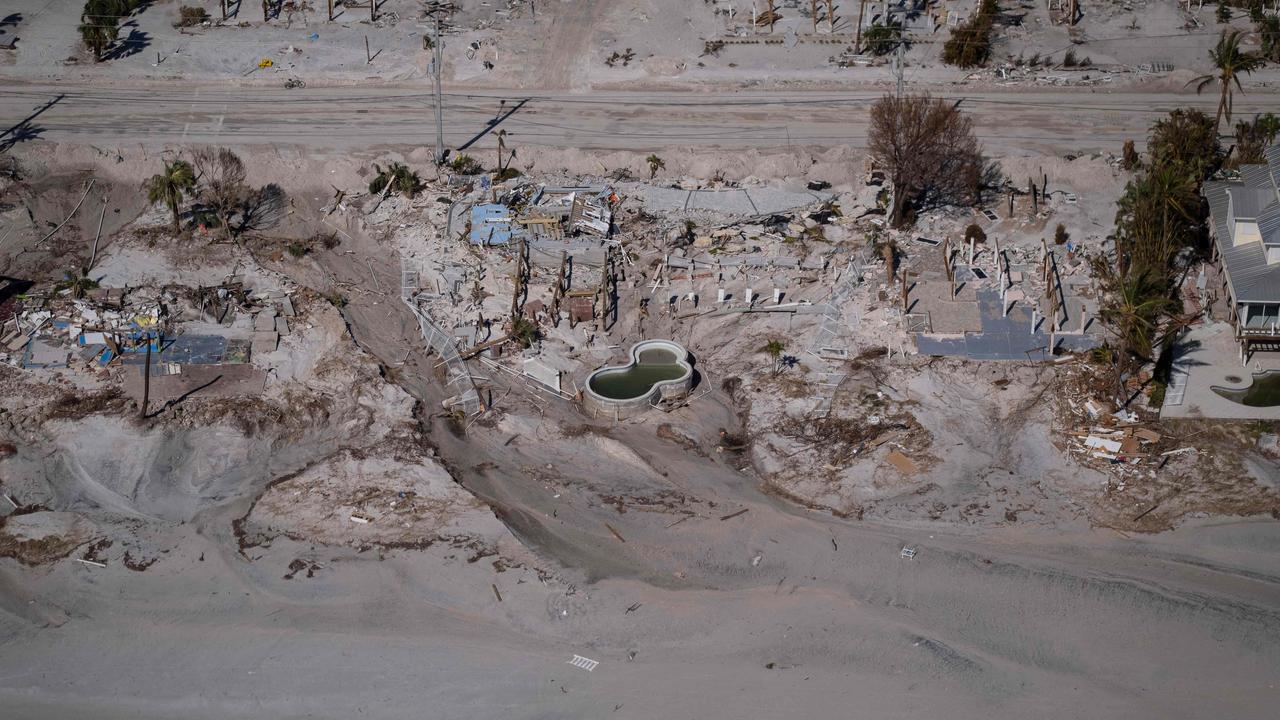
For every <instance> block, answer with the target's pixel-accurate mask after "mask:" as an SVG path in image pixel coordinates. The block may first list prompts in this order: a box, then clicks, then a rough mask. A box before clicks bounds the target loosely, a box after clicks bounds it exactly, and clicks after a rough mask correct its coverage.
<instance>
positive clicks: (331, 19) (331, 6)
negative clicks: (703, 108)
mask: <svg viewBox="0 0 1280 720" xmlns="http://www.w3.org/2000/svg"><path fill="white" fill-rule="evenodd" d="M863 1H864V2H865V1H866V0H863ZM329 22H333V0H329Z"/></svg>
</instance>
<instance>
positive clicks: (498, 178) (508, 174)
mask: <svg viewBox="0 0 1280 720" xmlns="http://www.w3.org/2000/svg"><path fill="white" fill-rule="evenodd" d="M521 174H522V173H521V172H520V171H519V170H517V169H516V168H513V167H511V166H510V165H508V166H507V167H504V168H502V169H501V170H499V171H498V172H496V173H494V175H493V181H494V182H506V181H507V180H514V179H516V178H518V177H520V175H521Z"/></svg>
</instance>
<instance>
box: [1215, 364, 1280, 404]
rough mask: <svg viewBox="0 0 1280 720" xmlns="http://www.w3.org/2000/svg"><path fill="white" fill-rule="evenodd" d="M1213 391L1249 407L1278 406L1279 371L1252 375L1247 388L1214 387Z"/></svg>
mask: <svg viewBox="0 0 1280 720" xmlns="http://www.w3.org/2000/svg"><path fill="white" fill-rule="evenodd" d="M1213 391H1214V392H1216V393H1218V394H1219V395H1221V396H1222V397H1224V398H1226V399H1228V400H1230V401H1232V402H1238V403H1240V404H1241V405H1248V406H1249V407H1277V406H1280V372H1277V371H1275V370H1272V371H1270V372H1266V373H1263V374H1261V375H1254V376H1253V384H1252V385H1250V386H1249V387H1247V388H1242V389H1239V390H1232V389H1228V388H1220V387H1215V388H1213Z"/></svg>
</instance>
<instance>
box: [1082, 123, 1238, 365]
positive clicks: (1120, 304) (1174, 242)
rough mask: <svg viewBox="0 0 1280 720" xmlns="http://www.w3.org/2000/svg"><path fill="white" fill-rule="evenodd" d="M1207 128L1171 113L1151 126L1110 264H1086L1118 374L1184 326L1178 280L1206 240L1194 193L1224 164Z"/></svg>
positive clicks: (1122, 203)
mask: <svg viewBox="0 0 1280 720" xmlns="http://www.w3.org/2000/svg"><path fill="white" fill-rule="evenodd" d="M1214 127H1215V124H1214V121H1213V119H1212V118H1210V117H1209V116H1207V115H1205V114H1204V113H1202V112H1199V111H1198V110H1175V111H1173V112H1172V113H1170V114H1169V116H1168V117H1167V118H1163V119H1161V120H1158V121H1157V122H1156V123H1155V125H1154V126H1152V128H1151V136H1150V140H1149V142H1148V150H1149V156H1150V159H1149V164H1148V166H1147V167H1146V168H1145V169H1144V171H1143V172H1140V173H1139V174H1138V175H1137V176H1136V177H1134V178H1133V179H1132V180H1130V181H1129V184H1128V185H1127V186H1126V187H1125V192H1124V195H1122V196H1121V198H1120V200H1119V202H1118V203H1117V207H1118V210H1117V212H1116V230H1115V235H1114V240H1115V247H1116V256H1115V258H1114V261H1113V260H1112V259H1111V258H1106V257H1095V258H1093V261H1092V267H1093V272H1094V276H1095V277H1096V278H1097V279H1098V281H1099V283H1100V285H1101V287H1102V290H1103V297H1102V303H1101V308H1100V311H1099V317H1100V319H1101V320H1102V322H1103V323H1104V324H1105V325H1107V326H1108V327H1109V328H1110V329H1111V330H1112V332H1113V333H1114V334H1115V337H1116V340H1117V342H1118V347H1117V348H1116V349H1115V354H1114V359H1115V361H1116V365H1115V366H1116V368H1117V369H1118V371H1119V373H1125V372H1132V371H1133V370H1134V369H1136V367H1137V366H1138V365H1140V364H1142V363H1145V362H1148V361H1151V360H1152V359H1153V358H1152V356H1153V354H1154V353H1155V351H1156V350H1158V349H1161V348H1164V347H1167V344H1168V342H1169V341H1170V340H1171V339H1172V338H1173V336H1174V335H1175V334H1176V332H1177V331H1178V330H1179V329H1181V327H1183V325H1184V322H1183V319H1182V318H1180V317H1179V313H1180V312H1181V304H1180V302H1179V301H1178V295H1177V286H1178V280H1179V278H1181V277H1182V275H1183V271H1184V270H1185V269H1186V268H1187V267H1188V266H1189V265H1191V264H1192V263H1194V262H1195V261H1196V260H1197V251H1201V250H1203V249H1204V247H1205V241H1206V239H1207V230H1206V225H1205V221H1206V219H1207V216H1208V208H1207V207H1206V205H1205V202H1204V199H1203V197H1202V196H1201V195H1200V186H1201V184H1202V183H1203V182H1204V180H1205V179H1206V178H1208V177H1209V176H1210V175H1212V174H1213V173H1214V172H1216V171H1217V170H1218V168H1219V167H1220V166H1221V164H1222V160H1223V157H1222V150H1221V147H1220V146H1219V144H1218V139H1217V133H1216V132H1215V130H1214ZM1117 377H1119V374H1118V375H1117Z"/></svg>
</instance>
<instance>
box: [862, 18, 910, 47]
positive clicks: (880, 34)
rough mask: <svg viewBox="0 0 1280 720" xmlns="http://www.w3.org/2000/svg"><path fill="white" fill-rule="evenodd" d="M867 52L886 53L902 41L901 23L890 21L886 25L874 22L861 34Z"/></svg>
mask: <svg viewBox="0 0 1280 720" xmlns="http://www.w3.org/2000/svg"><path fill="white" fill-rule="evenodd" d="M862 41H863V43H865V45H864V47H866V49H867V52H869V53H871V54H872V55H887V54H888V53H890V52H892V51H893V50H894V49H896V48H897V47H898V43H900V42H902V24H901V23H897V22H891V23H889V24H888V25H881V24H880V23H876V24H875V25H872V26H871V27H869V28H867V31H866V32H864V33H863V34H862Z"/></svg>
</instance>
